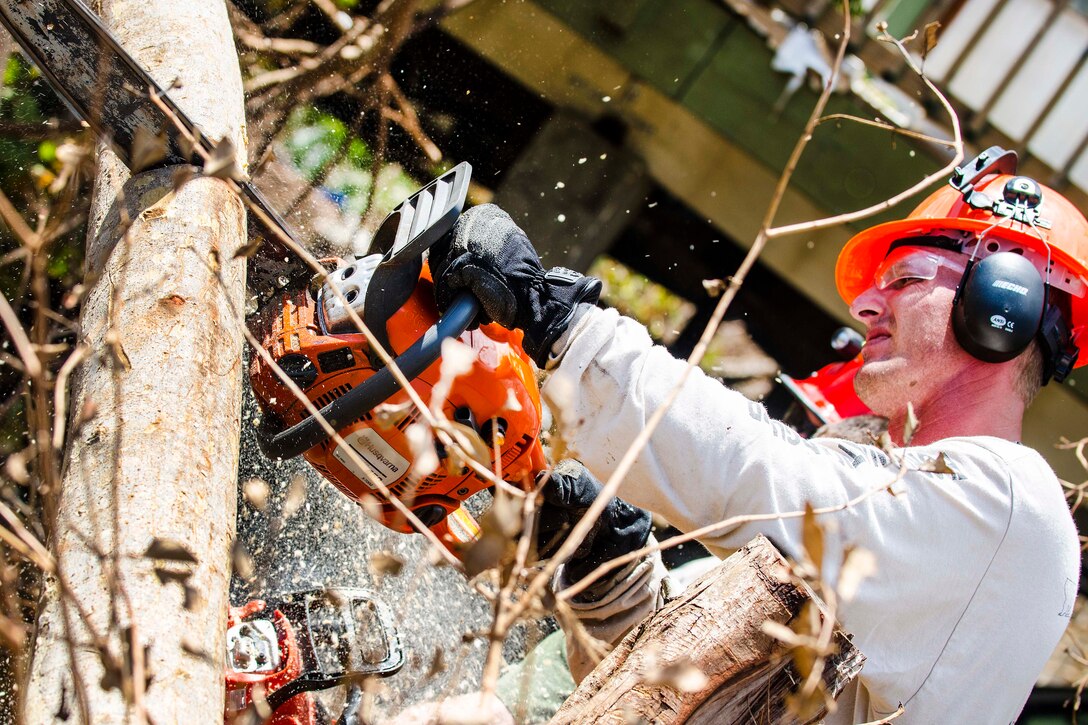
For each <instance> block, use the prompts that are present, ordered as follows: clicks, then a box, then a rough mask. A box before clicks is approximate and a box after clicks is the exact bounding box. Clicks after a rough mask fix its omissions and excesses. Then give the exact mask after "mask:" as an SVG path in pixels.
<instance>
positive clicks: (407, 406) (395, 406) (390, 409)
mask: <svg viewBox="0 0 1088 725" xmlns="http://www.w3.org/2000/svg"><path fill="white" fill-rule="evenodd" d="M413 405H414V404H413V403H412V401H410V400H406V401H404V402H403V403H384V404H382V405H379V406H378V407H377V408H375V409H374V411H373V413H372V414H371V415H373V417H374V425H375V426H377V428H378V430H389V429H390V428H393V427H394V426H397V425H399V424H400V423H401V421H403V420H404V419H405V418H407V417H408V414H409V413H411V412H412V409H413Z"/></svg>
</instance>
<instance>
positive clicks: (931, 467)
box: [918, 451, 956, 475]
mask: <svg viewBox="0 0 1088 725" xmlns="http://www.w3.org/2000/svg"><path fill="white" fill-rule="evenodd" d="M918 470H919V471H924V472H926V473H944V474H949V475H955V473H956V472H955V471H954V470H952V468H951V466H949V465H948V459H946V458H945V457H944V452H943V451H942V452H941V453H938V454H937V457H936V458H934V459H933V460H931V461H926V462H925V463H923V464H922V465H921V466H919V467H918Z"/></svg>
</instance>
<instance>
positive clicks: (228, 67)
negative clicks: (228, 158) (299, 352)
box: [24, 0, 245, 723]
mask: <svg viewBox="0 0 1088 725" xmlns="http://www.w3.org/2000/svg"><path fill="white" fill-rule="evenodd" d="M100 6H101V12H102V15H103V17H104V20H105V21H106V24H107V25H108V26H109V27H110V28H111V30H113V32H114V33H115V34H116V35H117V36H118V38H119V39H120V41H121V43H122V44H123V45H124V46H125V47H126V48H127V49H128V50H129V52H130V53H132V54H133V55H134V56H135V57H136V58H137V60H138V61H139V62H140V63H142V64H143V65H144V66H145V67H146V68H147V69H148V70H149V71H150V73H151V75H152V76H153V77H154V78H155V79H156V80H157V82H158V83H159V84H160V85H161V86H163V87H170V86H171V85H173V86H175V88H174V89H173V90H172V91H171V96H172V98H174V100H176V101H177V102H178V104H179V106H180V107H181V108H182V109H184V110H185V112H186V113H187V114H188V115H189V116H190V117H191V118H193V119H194V121H196V123H197V124H199V125H200V126H202V127H203V128H204V129H205V131H206V132H207V133H208V135H209V136H210V137H212V138H215V139H218V138H220V137H223V136H226V137H228V138H230V139H231V141H232V142H233V143H234V144H235V148H237V149H239V150H240V152H239V162H240V163H243V162H244V157H245V154H244V151H241V150H243V149H244V148H245V127H244V124H245V122H244V114H243V110H242V109H243V99H242V85H241V76H240V73H239V68H238V62H237V55H236V52H235V49H234V44H233V40H232V36H231V30H230V26H229V23H228V21H227V13H226V8H225V5H224V3H223V0H199V1H190V2H178V1H177V0H101V2H100ZM135 92H145V89H136V91H135ZM173 172H174V169H169V168H168V169H159V170H156V171H151V172H146V173H143V174H138V175H136V176H134V177H130V174H129V172H128V170H127V169H125V168H124V167H123V166H122V165H121V164H120V163H119V162H118V161H117V158H116V157H115V156H114V154H112V153H111V152H109V151H108V150H106V149H104V148H100V150H99V167H98V177H97V180H96V184H95V191H94V196H93V199H92V205H91V216H90V219H89V225H88V226H89V229H88V249H87V287H88V291H87V296H86V299H85V301H84V304H83V309H82V312H81V317H80V325H81V341H82V342H83V343H84V344H86V345H87V346H89V347H90V349H91V350H92V355H91V357H90V359H89V360H88V362H87V363H86V364H85V365H84V366H83V367H82V369H81V370H80V371H79V373H78V375H77V376H76V377H75V379H74V380H73V389H72V397H71V405H70V410H71V411H74V412H75V414H76V415H80V414H82V415H83V416H84V417H85V416H86V415H87V414H88V413H89V412H90V411H92V410H96V414H95V415H94V417H92V418H91V419H90V420H89V421H88V422H86V423H85V424H83V425H82V426H81V427H78V428H76V429H73V430H72V433H71V439H70V440H69V442H68V447H67V450H66V451H65V461H64V464H65V465H64V473H63V480H62V483H61V486H60V490H58V491H56V492H53V493H52V494H51V495H52V496H53V498H52V499H49V498H47V508H49V509H51V511H50V513H51V515H50V516H49V523H50V525H51V529H50V531H51V534H50V547H51V549H52V551H53V552H54V554H55V556H56V557H57V559H58V562H59V566H60V572H61V577H62V579H63V582H64V584H63V585H62V583H61V582H60V581H58V578H57V577H49V578H48V580H47V582H46V587H45V594H44V601H43V606H42V612H41V615H40V618H39V622H38V630H37V634H36V641H35V647H34V652H33V661H32V665H31V672H30V682H29V685H28V688H27V691H26V695H25V702H24V715H25V719H26V721H27V722H30V723H41V722H51V721H55V720H62V721H68V722H72V721H78V722H83V721H90V722H96V723H98V722H103V723H104V722H122V721H127V719H131V720H132V721H134V722H140V721H142V720H143V719H144V717H145V713H144V711H146V717H147V718H148V719H150V720H153V721H154V722H157V723H174V722H191V723H211V722H216V721H217V720H221V718H222V712H223V691H224V690H223V687H224V685H223V664H222V660H223V655H222V652H223V649H224V643H223V638H224V628H225V613H226V606H227V586H228V581H229V574H230V556H229V552H230V548H231V542H232V539H233V535H234V521H235V507H236V500H235V477H236V471H237V466H238V436H239V429H240V419H239V415H240V413H239V410H240V408H239V406H240V400H241V386H242V363H241V353H242V349H241V346H242V333H241V330H242V327H241V326H242V324H243V323H242V320H241V315H242V314H243V298H244V288H245V264H244V260H242V259H237V260H236V259H235V258H234V252H235V250H236V249H237V248H238V247H240V246H241V245H243V244H244V242H245V213H244V209H243V207H242V204H241V202H240V201H239V200H238V199H237V198H236V197H235V196H234V195H233V194H232V193H231V192H230V191H229V190H228V189H227V187H226V185H225V184H223V183H222V182H221V181H218V180H215V179H210V178H197V179H195V180H193V181H190V182H188V183H186V184H185V185H184V186H182V187H181V188H180V189H179V190H178V192H177V194H176V196H174V197H169V196H168V192H169V191H170V189H171V186H172V180H173ZM130 222H131V226H129V223H130ZM49 504H51V505H49ZM152 542H159V543H158V544H157V553H156V555H157V556H158V557H160V558H157V559H152V558H149V557H148V556H146V555H145V554H146V552H147V551H148V549H149V546H151V545H152ZM162 542H176V543H177V544H180V547H170V546H164V545H162ZM182 548H183V549H184V550H187V551H188V552H190V553H191V554H192V557H193V559H194V560H195V561H192V562H186V561H184V559H185V554H184V553H183V552H182Z"/></svg>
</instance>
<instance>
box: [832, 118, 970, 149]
mask: <svg viewBox="0 0 1088 725" xmlns="http://www.w3.org/2000/svg"><path fill="white" fill-rule="evenodd" d="M828 121H851V122H853V123H858V124H861V125H862V126H873V127H875V128H879V129H882V130H884V131H891V132H892V133H894V134H897V135H899V136H907V137H909V138H914V139H918V140H919V141H925V142H927V143H931V144H935V145H937V146H948V147H949V148H955V147H956V142H955V141H954V140H950V139H947V138H937V137H936V136H930V135H929V134H927V133H921V132H920V131H912V130H911V129H909V128H900V127H899V126H895V125H892V124H890V123H888V122H887V121H879V120H873V119H869V118H861V117H860V116H854V115H851V114H849V113H829V114H828V115H826V116H824V117H823V118H821V119H820V120H819V121H817V122H816V125H817V126H820V125H823V124H825V123H827V122H828Z"/></svg>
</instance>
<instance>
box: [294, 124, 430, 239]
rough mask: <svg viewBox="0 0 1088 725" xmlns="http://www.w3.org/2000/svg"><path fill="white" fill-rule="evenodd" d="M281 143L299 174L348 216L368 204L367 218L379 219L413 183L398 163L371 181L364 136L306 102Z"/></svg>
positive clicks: (412, 188)
mask: <svg viewBox="0 0 1088 725" xmlns="http://www.w3.org/2000/svg"><path fill="white" fill-rule="evenodd" d="M284 145H285V146H286V147H287V150H288V151H289V152H290V159H291V163H292V164H293V165H294V166H295V168H297V169H298V170H299V172H301V173H302V175H303V177H305V178H306V180H307V181H309V182H310V183H311V184H317V185H319V186H320V187H321V188H323V189H324V190H325V192H326V193H328V194H329V195H330V196H331V197H332V198H334V199H335V200H336V201H337V203H338V204H340V207H341V208H342V209H343V211H344V213H345V214H346V215H349V216H352V215H354V216H359V215H362V214H364V213H366V211H367V209H368V206H370V207H372V213H371V218H376V219H381V218H382V217H384V216H385V214H386V213H388V212H389V211H390V210H392V208H393V207H394V206H396V205H397V204H399V203H400V202H401V201H402V200H403V199H404V198H405V197H407V196H409V195H410V194H411V193H412V192H414V191H415V190H416V189H417V188H418V187H419V182H418V181H416V180H415V179H413V178H412V177H410V176H409V175H408V174H407V173H405V172H404V170H403V169H402V168H401V167H400V166H399V165H397V164H389V163H387V164H385V165H384V166H383V167H382V169H381V171H380V172H379V173H378V184H377V186H374V180H373V166H374V154H373V152H372V151H371V149H370V147H369V145H368V144H367V143H366V141H364V140H363V139H361V138H358V137H349V129H348V127H347V125H346V124H345V123H344V122H343V121H341V120H340V119H339V118H337V117H335V116H333V115H332V114H330V113H327V112H325V111H322V110H320V109H318V108H314V107H312V106H311V107H307V108H300V109H297V110H296V111H295V112H294V113H293V114H292V115H291V118H290V120H289V122H288V131H287V134H286V136H285V141H284ZM322 177H324V178H322ZM371 196H373V198H372V199H371Z"/></svg>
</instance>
